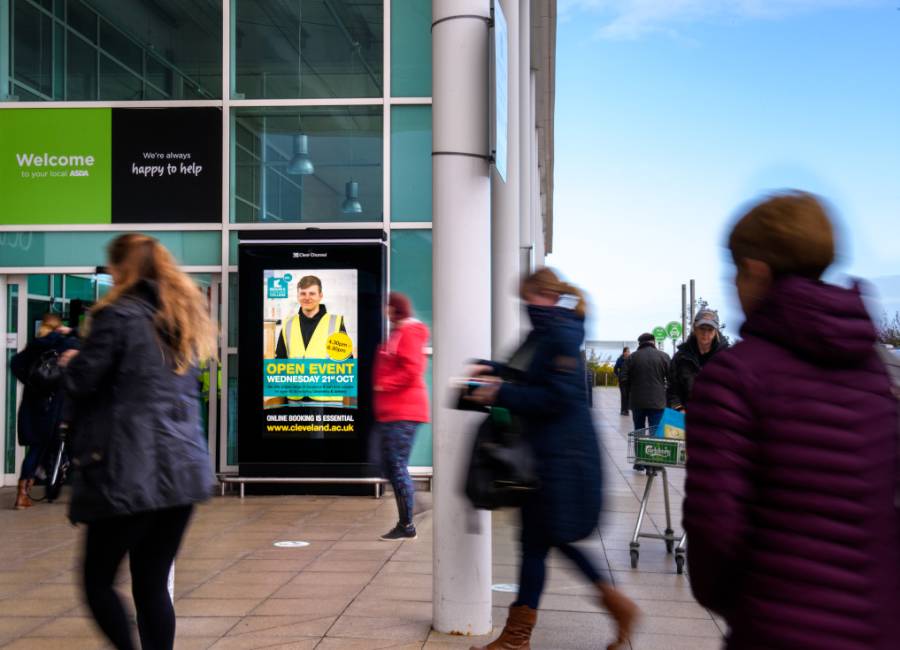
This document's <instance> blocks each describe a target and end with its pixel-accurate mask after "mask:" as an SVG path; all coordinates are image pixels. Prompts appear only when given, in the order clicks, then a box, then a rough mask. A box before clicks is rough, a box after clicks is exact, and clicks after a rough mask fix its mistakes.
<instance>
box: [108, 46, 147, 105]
mask: <svg viewBox="0 0 900 650" xmlns="http://www.w3.org/2000/svg"><path fill="white" fill-rule="evenodd" d="M100 97H103V98H105V97H116V98H118V99H140V98H141V80H140V79H139V78H138V77H136V76H134V75H133V74H132V73H131V72H129V71H128V70H126V69H125V68H123V67H122V66H120V65H119V64H118V63H116V62H115V61H113V60H112V59H110V58H109V57H108V56H106V55H103V54H101V55H100Z"/></svg>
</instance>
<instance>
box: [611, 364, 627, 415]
mask: <svg viewBox="0 0 900 650" xmlns="http://www.w3.org/2000/svg"><path fill="white" fill-rule="evenodd" d="M630 356H631V350H629V349H628V348H627V347H626V348H625V349H624V350H622V354H620V355H619V358H618V359H616V365H615V366H613V374H614V375H615V376H616V379H618V380H619V403H620V404H621V407H620V408H619V415H628V413H629V410H628V388H629V387H628V382H627V381H625V364H627V363H628V357H630Z"/></svg>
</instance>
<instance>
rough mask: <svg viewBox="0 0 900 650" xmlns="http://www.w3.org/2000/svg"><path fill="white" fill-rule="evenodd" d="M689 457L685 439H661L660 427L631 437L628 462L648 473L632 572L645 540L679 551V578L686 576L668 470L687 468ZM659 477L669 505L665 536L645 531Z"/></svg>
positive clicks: (633, 547)
mask: <svg viewBox="0 0 900 650" xmlns="http://www.w3.org/2000/svg"><path fill="white" fill-rule="evenodd" d="M686 457H687V456H686V453H685V444H684V440H675V439H669V438H657V437H656V427H648V428H646V429H638V430H637V431H632V432H630V433H629V434H628V462H629V463H632V464H636V465H638V466H643V467H644V468H645V469H646V472H647V485H646V487H644V496H643V498H642V499H641V509H640V511H639V512H638V518H637V523H636V524H635V525H634V535H633V536H632V538H631V544H629V549H630V552H631V568H632V569H636V568H637V566H638V561H639V560H640V557H641V552H640V548H641V544H640V542H639V541H638V540H639V539H640V538H641V537H643V538H649V539H661V540H663V541H665V543H666V552H667V553H672V552H673V551H674V552H675V566H676V570H677V572H678V573H679V575H680V574H682V573H684V562H685V534H684V533H682V534H681V535H680V536H677V537H676V535H675V531H674V530H672V511H671V507H670V506H669V481H668V475H667V474H666V468H667V467H684V462H685V459H686ZM657 477H659V478H660V480H661V481H662V485H663V498H664V501H665V504H666V530H665V533H664V534H662V535H660V534H658V533H642V532H641V526H642V525H643V523H644V516H645V515H646V514H647V504H648V503H649V502H650V493H651V490H652V488H653V483H654V482H655V481H656V478H657Z"/></svg>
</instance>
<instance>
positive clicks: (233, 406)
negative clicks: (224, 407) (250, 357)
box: [225, 354, 238, 465]
mask: <svg viewBox="0 0 900 650" xmlns="http://www.w3.org/2000/svg"><path fill="white" fill-rule="evenodd" d="M227 390H228V396H227V398H226V399H227V400H228V440H227V443H226V446H227V452H226V454H225V462H226V463H227V464H229V465H237V464H238V446H237V443H238V436H237V403H238V357H237V355H236V354H229V355H228V388H227Z"/></svg>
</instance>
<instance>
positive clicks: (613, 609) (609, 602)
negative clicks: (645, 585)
mask: <svg viewBox="0 0 900 650" xmlns="http://www.w3.org/2000/svg"><path fill="white" fill-rule="evenodd" d="M597 591H598V592H599V597H600V605H601V606H603V607H604V608H605V609H606V611H608V612H609V613H610V614H612V617H613V618H614V619H615V621H616V628H617V635H616V640H615V641H613V642H612V643H610V644H609V645H608V646H607V647H606V650H620V648H625V647H626V645H627V644H628V641H629V640H630V639H631V631H632V629H634V624H635V623H637V620H638V618H639V617H640V614H641V610H640V609H638V606H637V605H635V604H634V602H633V601H632V600H631V599H630V598H628V597H627V596H625V595H624V594H623V593H622V592H620V591H618V590H616V589H615V588H614V587H613V586H612V585H609V584H607V583H605V582H598V583H597Z"/></svg>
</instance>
